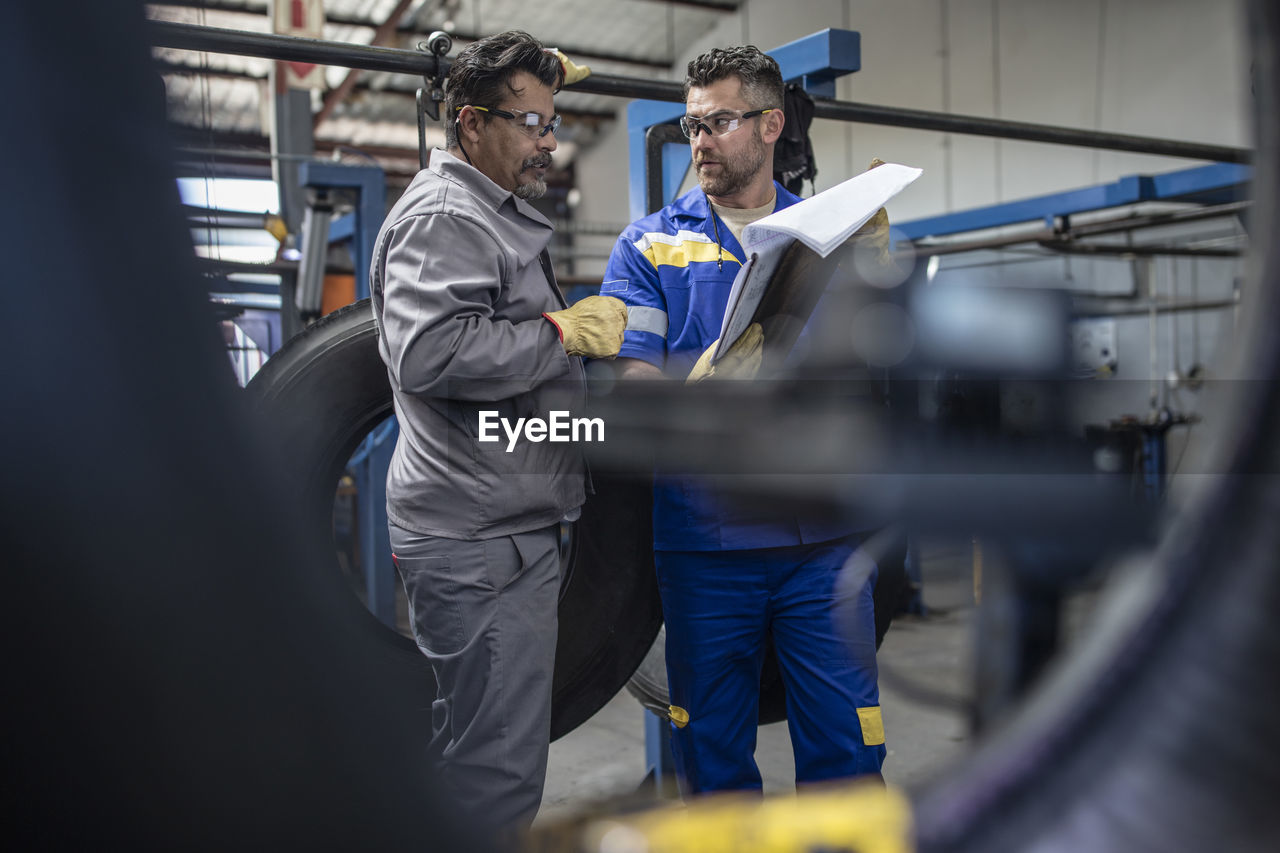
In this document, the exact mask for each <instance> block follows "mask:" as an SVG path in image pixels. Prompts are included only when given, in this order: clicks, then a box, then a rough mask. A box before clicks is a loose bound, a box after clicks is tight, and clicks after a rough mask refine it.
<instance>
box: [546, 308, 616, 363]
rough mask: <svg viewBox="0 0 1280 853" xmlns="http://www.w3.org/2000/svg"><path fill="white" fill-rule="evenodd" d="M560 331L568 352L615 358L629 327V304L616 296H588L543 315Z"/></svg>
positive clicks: (589, 356)
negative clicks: (624, 333) (566, 306)
mask: <svg viewBox="0 0 1280 853" xmlns="http://www.w3.org/2000/svg"><path fill="white" fill-rule="evenodd" d="M542 316H543V317H546V318H547V320H549V321H550V322H551V325H553V326H555V327H556V331H558V332H559V333H560V343H561V344H563V345H564V351H565V352H566V353H568V354H569V355H582V356H586V357H587V358H613V357H614V356H615V355H617V354H618V350H620V349H622V333H623V332H624V331H626V328H627V306H626V305H624V304H623V303H622V300H621V299H618V298H616V297H613V296H588V297H587V298H586V299H583V300H580V301H578V302H575V303H574V304H573V305H571V306H569V307H568V308H566V309H564V310H563V311H548V312H547V313H545V314H543V315H542Z"/></svg>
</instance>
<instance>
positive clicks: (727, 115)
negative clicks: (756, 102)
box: [680, 108, 773, 139]
mask: <svg viewBox="0 0 1280 853" xmlns="http://www.w3.org/2000/svg"><path fill="white" fill-rule="evenodd" d="M771 112H773V109H772V108H771V109H767V110H748V111H747V112H745V113H737V112H731V111H729V110H721V111H720V112H718V113H712V114H711V115H709V116H682V117H681V119H680V129H681V130H682V131H684V135H685V136H687V137H689V138H690V139H697V138H698V134H699V133H701V132H702V131H704V130H705V131H706V132H707V133H709V134H711V135H712V136H728V135H729V134H731V133H733V132H734V131H735V130H737V129H738V128H739V127H742V123H743V122H744V121H746V120H747V119H749V118H755V117H756V116H760V115H764V114H765V113H771Z"/></svg>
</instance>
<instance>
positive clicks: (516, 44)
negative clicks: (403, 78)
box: [443, 30, 564, 148]
mask: <svg viewBox="0 0 1280 853" xmlns="http://www.w3.org/2000/svg"><path fill="white" fill-rule="evenodd" d="M519 71H526V72H528V73H529V74H532V75H533V76H534V77H535V78H537V80H538V81H539V82H541V83H542V84H543V85H546V86H550V87H551V88H552V89H556V90H558V89H559V88H560V86H561V84H562V83H563V82H564V69H563V68H562V67H561V66H560V60H559V58H558V57H557V56H556V55H555V54H553V53H548V52H547V51H545V50H543V49H542V43H541V42H540V41H538V40H537V39H536V38H534V37H533V36H531V35H529V34H528V33H525V32H520V31H519V30H511V31H509V32H505V33H498V34H497V35H496V36H486V37H485V38H482V39H480V40H479V41H478V42H475V43H474V44H469V45H467V47H466V48H465V49H464V50H463V51H462V52H461V53H459V54H458V58H457V59H455V60H454V61H453V67H452V68H450V69H449V80H448V82H447V83H446V84H445V89H444V116H443V118H444V135H445V145H446V146H447V147H449V148H453V147H454V146H456V145H457V144H458V125H457V118H458V108H459V107H465V106H466V105H467V104H475V105H476V106H481V107H496V106H498V102H499V101H501V100H502V98H503V96H504V95H506V94H508V93H511V94H515V91H516V90H515V89H512V88H511V78H512V76H513V75H515V74H516V73H517V72H519ZM482 115H484V117H485V118H486V119H487V118H489V116H488V114H486V113H482Z"/></svg>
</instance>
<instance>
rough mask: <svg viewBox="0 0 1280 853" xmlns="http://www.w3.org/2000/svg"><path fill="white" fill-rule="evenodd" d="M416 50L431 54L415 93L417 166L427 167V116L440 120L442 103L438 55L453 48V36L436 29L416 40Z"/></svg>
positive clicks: (442, 95)
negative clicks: (426, 72) (429, 67)
mask: <svg viewBox="0 0 1280 853" xmlns="http://www.w3.org/2000/svg"><path fill="white" fill-rule="evenodd" d="M417 47H418V50H420V51H422V52H423V53H427V54H429V55H430V56H431V59H432V64H431V73H430V74H424V75H423V77H422V82H423V83H424V84H425V86H424V87H423V88H421V89H418V91H417V92H416V93H415V98H416V101H417V108H418V167H419V168H421V169H425V168H427V116H431V120H432V121H439V120H440V104H442V103H444V75H443V74H441V73H440V57H442V56H445V55H446V54H447V53H448V52H449V51H450V50H451V49H452V48H453V38H452V37H451V36H450V35H449V34H448V33H446V32H442V31H439V30H437V31H436V32H434V33H432V34H431V35H430V36H428V37H427V40H426V41H420V42H418V45H417Z"/></svg>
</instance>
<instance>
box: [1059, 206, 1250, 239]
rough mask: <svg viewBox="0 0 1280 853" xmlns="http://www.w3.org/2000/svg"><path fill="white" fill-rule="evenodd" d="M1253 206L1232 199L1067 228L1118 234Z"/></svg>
mask: <svg viewBox="0 0 1280 853" xmlns="http://www.w3.org/2000/svg"><path fill="white" fill-rule="evenodd" d="M1252 206H1253V202H1252V201H1232V202H1227V203H1226V204H1215V205H1212V206H1210V207H1193V208H1190V209H1187V210H1170V211H1166V212H1163V213H1148V214H1144V215H1142V216H1126V217H1122V218H1117V219H1106V220H1101V221H1098V222H1088V223H1085V224H1083V225H1072V226H1071V227H1070V228H1069V229H1067V230H1068V233H1070V235H1071V236H1072V237H1094V236H1097V235H1099V234H1117V233H1122V232H1128V231H1138V230H1140V229H1143V228H1159V227H1161V226H1164V225H1181V224H1183V223H1185V222H1199V221H1200V220H1202V219H1217V218H1218V217H1221V216H1235V215H1236V214H1239V213H1244V212H1245V211H1246V210H1248V209H1249V208H1250V207H1252Z"/></svg>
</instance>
